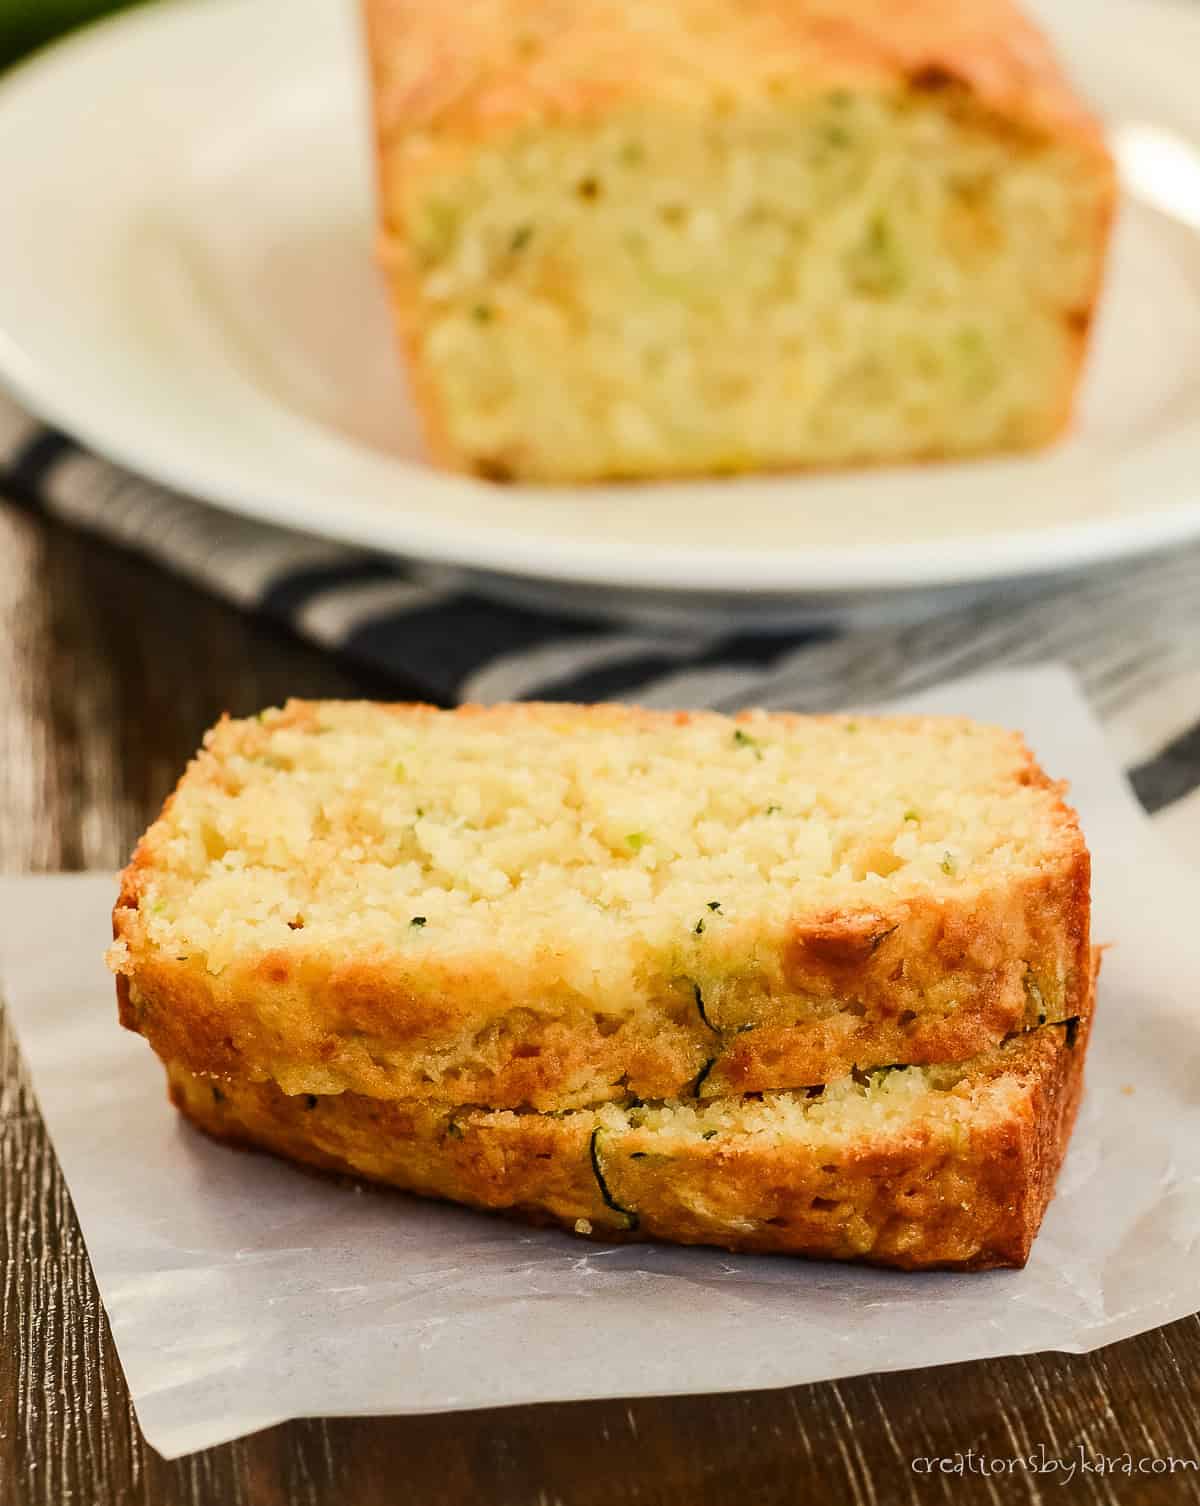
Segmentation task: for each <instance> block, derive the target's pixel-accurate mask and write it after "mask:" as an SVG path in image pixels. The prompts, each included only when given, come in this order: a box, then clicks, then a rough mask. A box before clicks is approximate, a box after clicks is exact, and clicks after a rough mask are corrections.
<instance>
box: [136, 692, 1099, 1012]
mask: <svg viewBox="0 0 1200 1506" xmlns="http://www.w3.org/2000/svg"><path fill="white" fill-rule="evenodd" d="M1081 851H1082V842H1081V839H1080V837H1079V832H1078V828H1077V826H1076V824H1075V821H1074V818H1073V815H1072V814H1071V813H1070V812H1069V810H1068V809H1067V808H1066V807H1065V806H1064V805H1063V803H1062V799H1061V793H1060V791H1059V789H1058V787H1057V786H1055V785H1053V784H1051V783H1049V781H1047V780H1046V779H1045V777H1044V776H1043V775H1042V774H1041V773H1040V771H1038V770H1037V768H1036V765H1035V764H1034V763H1033V761H1032V759H1031V758H1030V756H1029V753H1028V751H1027V749H1026V748H1025V746H1024V744H1023V742H1022V741H1021V740H1020V738H1019V737H1017V736H1015V735H1013V734H1010V733H1006V732H1001V731H999V730H997V729H993V728H987V727H982V726H979V725H976V724H973V723H970V722H966V721H958V720H953V719H947V720H938V719H918V718H870V717H864V718H853V717H811V718H810V717H786V716H766V715H763V714H754V713H751V714H748V715H746V716H745V717H743V718H738V719H733V718H729V717H724V716H719V715H715V714H709V713H697V714H683V713H680V714H677V715H676V714H670V713H645V712H636V711H628V710H625V709H622V708H617V707H610V708H605V707H596V708H581V707H568V706H563V707H552V706H546V707H536V706H525V707H497V708H492V709H486V710H478V711H475V712H468V713H458V714H455V713H444V712H437V711H434V710H432V709H429V708H422V707H403V706H402V707H386V706H377V705H370V704H363V703H339V702H326V703H303V702H293V703H290V704H289V705H288V706H287V707H286V708H285V709H283V710H281V711H271V712H265V713H263V715H262V717H261V718H259V719H253V720H249V721H239V722H233V721H227V722H224V723H222V724H221V725H220V726H219V727H218V728H217V729H216V730H215V731H214V732H213V733H212V734H211V735H210V737H209V739H208V745H207V747H206V750H205V751H204V752H203V753H202V754H201V755H200V757H199V758H198V759H197V761H196V762H195V763H194V764H193V765H192V767H191V769H190V770H189V772H188V774H187V775H186V776H185V778H184V780H183V781H182V783H181V785H180V788H179V790H178V791H177V793H176V795H175V796H174V798H173V799H172V801H171V802H170V804H169V806H168V808H167V809H166V811H165V812H164V814H163V816H162V817H161V819H160V820H159V822H158V823H156V825H155V826H154V827H153V828H152V829H151V832H150V833H149V834H148V837H147V839H146V842H145V843H144V844H143V849H142V852H141V854H140V861H139V862H137V863H135V865H134V869H133V870H132V871H133V873H134V874H135V875H137V883H138V886H139V890H140V892H139V894H138V922H137V926H138V931H139V940H140V941H142V942H144V943H149V945H150V946H151V947H152V948H153V949H154V950H156V951H158V952H159V953H161V954H163V955H167V956H171V957H177V958H184V959H187V958H191V959H192V960H193V961H194V962H196V963H198V964H201V965H203V966H204V967H205V968H206V969H207V970H209V971H211V972H214V973H219V972H220V971H221V970H222V968H223V967H224V966H225V965H226V964H227V963H229V962H230V961H231V960H233V959H235V958H237V957H239V956H241V957H243V958H244V957H245V956H246V955H247V954H251V955H257V954H262V953H263V952H265V951H268V950H270V951H274V952H279V953H280V954H281V955H283V956H284V957H286V955H287V954H288V953H291V954H293V955H301V954H305V953H311V952H312V951H314V950H320V949H321V948H326V949H336V950H338V951H340V953H341V954H343V955H351V954H355V953H357V954H360V955H363V954H366V955H369V954H370V953H371V951H372V949H378V948H379V947H386V948H388V949H389V950H390V951H391V952H393V953H395V954H403V955H405V956H408V957H410V958H411V960H412V961H413V962H414V963H417V964H420V963H421V960H422V959H423V958H427V957H436V958H441V959H447V958H449V959H453V958H454V957H456V956H457V957H464V958H467V957H472V956H474V957H479V956H480V955H481V954H482V955H493V954H494V955H496V956H498V957H501V958H504V959H506V961H507V964H508V965H509V966H510V967H519V966H521V965H523V964H524V963H526V962H527V963H528V964H529V965H531V966H537V967H544V966H545V959H546V957H547V956H552V957H555V958H559V959H560V960H561V961H562V964H563V966H564V967H566V966H568V964H569V967H570V970H571V976H566V975H563V976H562V981H563V982H565V983H566V984H567V986H568V987H570V986H571V982H572V977H573V979H574V983H575V985H576V986H577V987H578V988H579V990H580V991H581V992H582V993H583V994H585V995H587V994H595V993H597V992H598V991H600V992H607V993H608V994H609V995H610V996H611V997H613V998H614V999H615V998H620V997H625V998H631V997H634V996H636V993H637V990H638V982H637V979H638V976H639V973H640V971H642V970H644V968H645V967H646V965H647V959H648V958H649V957H650V956H652V955H653V956H656V957H657V959H658V965H659V967H660V969H661V967H662V965H663V958H664V957H665V958H666V960H667V962H668V963H669V962H670V961H671V959H672V958H674V959H675V962H674V964H673V966H674V968H675V971H677V972H678V973H679V974H680V975H681V976H685V977H689V976H690V977H696V978H698V977H702V976H712V975H714V974H715V973H719V972H720V971H721V968H722V959H725V961H726V962H729V960H730V959H733V958H735V957H736V956H737V955H739V954H744V953H746V952H747V951H748V950H752V949H753V939H754V937H756V936H757V937H760V938H762V939H763V941H764V942H766V941H767V940H768V938H769V937H770V936H771V935H772V934H774V935H775V936H776V937H777V939H778V938H782V939H786V937H787V936H789V935H792V934H794V928H795V926H796V925H797V924H800V923H802V922H803V923H805V924H806V925H807V930H806V932H805V937H806V943H807V945H808V946H809V948H810V949H811V950H812V951H813V953H814V956H816V957H817V958H818V959H819V960H821V961H824V962H829V963H830V964H831V965H837V964H838V963H840V962H841V961H843V960H844V961H847V962H850V963H852V962H854V961H855V960H856V959H858V958H859V954H860V953H861V954H862V957H863V958H865V957H866V956H867V955H868V954H869V953H870V952H871V951H872V950H873V949H874V948H875V947H876V946H878V945H879V944H880V941H881V932H882V929H886V926H884V924H883V922H882V921H880V922H878V924H875V929H874V930H873V929H872V925H873V921H872V917H878V916H879V915H880V914H886V913H888V912H889V909H890V907H893V906H894V905H895V904H897V903H900V902H903V901H904V900H905V899H906V898H909V897H912V896H914V895H920V896H923V897H924V898H926V899H928V898H934V899H936V898H937V897H938V896H939V895H940V896H945V897H957V898H959V899H962V898H964V897H965V896H969V895H971V894H974V893H978V892H981V891H982V890H984V889H986V888H987V886H989V885H994V884H996V883H1005V884H1007V883H1010V882H1017V883H1020V882H1021V881H1022V880H1023V879H1029V878H1033V877H1035V876H1036V875H1037V874H1038V873H1039V872H1040V871H1042V870H1043V869H1045V870H1047V871H1053V870H1054V869H1055V868H1056V866H1057V865H1059V864H1060V863H1061V862H1062V861H1063V860H1064V859H1069V858H1070V857H1071V855H1072V854H1075V853H1078V852H1081ZM839 916H840V917H841V919H840V920H839V921H838V923H837V924H832V922H831V925H832V928H830V925H826V924H825V920H824V919H823V918H828V917H839ZM847 916H849V917H851V919H849V920H847V919H846V917H847ZM854 916H858V917H859V919H858V920H857V921H856V920H854V919H853V917H854ZM839 926H840V929H839ZM789 928H791V929H789ZM860 933H861V934H860ZM843 953H845V954H846V955H845V956H844V957H843ZM730 965H733V964H732V963H730ZM668 971H670V968H668ZM688 997H689V998H690V993H689V995H688Z"/></svg>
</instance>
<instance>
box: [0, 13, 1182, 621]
mask: <svg viewBox="0 0 1200 1506" xmlns="http://www.w3.org/2000/svg"><path fill="white" fill-rule="evenodd" d="M268 3H273V0H171V3H170V4H166V5H162V6H146V7H141V6H136V7H134V8H132V9H130V10H124V11H119V12H117V13H115V14H113V15H110V16H106V17H101V18H99V19H97V20H95V21H92V22H90V23H88V24H87V25H85V26H83V27H81V28H79V29H78V30H76V31H74V32H72V33H71V34H69V35H67V36H66V37H63V38H61V39H59V40H57V41H54V42H51V43H49V44H47V45H46V46H43V47H41V48H39V49H38V50H37V51H36V52H34V53H33V54H32V55H31V56H30V57H28V58H26V59H25V60H23V61H22V62H20V63H19V64H17V65H16V66H15V67H14V68H13V69H11V70H10V71H9V72H8V73H7V74H6V76H5V77H4V78H3V79H0V122H2V121H3V119H4V116H5V113H6V111H8V110H9V109H11V108H14V107H19V106H20V104H21V102H22V96H28V95H29V94H30V92H32V93H33V94H34V95H36V91H37V90H38V89H40V88H41V87H43V83H44V82H45V80H47V79H48V78H53V77H54V76H55V75H60V74H63V73H64V72H65V73H68V74H69V73H70V71H71V70H73V69H77V68H80V67H82V68H84V69H85V70H86V69H89V68H92V67H98V66H103V64H104V60H105V58H106V56H107V55H108V53H109V50H110V49H111V48H112V47H113V46H115V45H119V44H120V42H121V41H122V40H123V39H125V38H127V37H128V36H129V34H130V33H132V32H135V31H136V32H148V33H154V32H158V33H160V34H161V37H162V39H163V45H164V46H165V45H166V42H165V39H166V37H167V36H168V35H169V34H170V33H172V32H173V30H174V29H175V28H176V27H178V26H179V25H180V24H181V23H183V22H187V23H189V24H198V25H201V26H203V27H205V28H207V27H210V26H216V27H218V28H219V27H222V26H227V25H229V24H230V19H229V18H230V17H231V16H232V15H233V14H234V13H235V12H236V11H239V10H243V9H246V10H249V9H262V7H263V6H264V4H268ZM299 9H300V7H297V8H296V10H295V11H293V12H292V14H297V13H298V12H299ZM1105 9H1106V10H1107V7H1106V8H1105ZM1122 9H1123V10H1125V11H1126V12H1132V11H1133V10H1134V7H1132V6H1130V5H1127V4H1126V5H1123V6H1122ZM1148 11H1156V12H1158V13H1159V15H1160V16H1161V17H1163V18H1164V20H1167V21H1168V24H1181V25H1183V26H1185V27H1190V28H1192V29H1194V30H1195V31H1196V32H1197V34H1198V35H1200V12H1197V11H1196V10H1195V9H1194V7H1193V5H1191V4H1185V3H1184V0H1139V3H1138V4H1137V6H1136V13H1137V14H1138V15H1139V17H1144V14H1145V13H1146V12H1148ZM1110 14H1111V12H1110ZM0 383H3V384H4V385H5V386H6V387H7V388H9V389H10V390H11V391H12V392H13V393H14V395H15V396H16V397H17V399H18V401H20V402H21V403H23V404H24V406H25V407H26V408H27V409H28V410H29V411H30V412H31V413H33V414H34V415H35V416H36V417H38V418H40V419H41V420H42V421H43V422H45V423H48V424H49V425H51V426H52V427H54V428H56V429H59V430H61V431H62V432H63V433H65V434H67V435H69V436H70V437H71V438H72V439H73V440H75V441H76V442H78V443H79V444H80V445H82V446H83V447H84V448H86V449H87V450H90V451H92V452H93V453H94V454H96V455H97V456H99V457H101V458H102V459H105V460H108V461H110V462H112V463H114V464H116V465H118V466H120V467H122V468H124V469H126V470H128V471H130V472H132V473H134V474H136V475H139V476H141V477H144V478H146V479H148V480H150V481H152V482H157V483H158V484H160V485H163V486H165V487H167V488H169V489H171V490H174V491H177V492H180V493H183V494H185V495H186V496H188V497H189V498H190V499H192V500H195V501H196V502H198V503H200V504H202V505H206V506H212V507H215V508H217V509H219V510H221V511H223V512H226V513H231V514H234V515H237V516H242V517H249V518H253V519H256V520H257V521H260V522H264V523H269V524H272V525H274V526H278V527H283V528H285V529H288V530H289V531H291V532H301V533H306V534H309V535H312V536H316V537H320V538H324V539H328V540H331V541H337V542H340V543H343V544H347V545H352V546H357V547H361V548H366V549H371V550H374V551H377V552H380V553H384V554H388V555H394V556H398V557H405V558H408V559H412V560H416V561H419V562H429V563H431V564H438V565H451V566H459V567H463V568H466V569H470V570H473V571H477V572H489V571H491V572H498V573H503V574H505V575H509V576H519V577H524V578H526V579H529V580H531V581H536V580H545V581H550V582H561V583H564V584H571V583H577V584H587V585H591V586H595V587H602V588H609V589H622V588H630V587H633V588H637V589H642V590H646V589H648V590H653V591H655V592H658V593H660V594H663V595H670V596H673V597H678V598H686V597H687V596H689V595H694V594H697V593H709V594H711V593H713V592H719V593H720V594H722V595H725V596H727V597H730V598H737V597H747V596H762V595H765V594H772V595H778V596H787V597H791V598H794V599H796V600H802V599H803V598H804V597H806V596H813V595H822V594H829V593H834V592H858V591H871V592H886V591H904V590H909V589H927V588H930V587H935V586H961V585H969V584H973V583H974V584H984V583H987V582H999V581H1002V580H1013V579H1015V578H1029V579H1033V578H1038V577H1045V576H1051V575H1056V574H1062V573H1063V572H1064V571H1070V570H1077V569H1085V568H1088V567H1090V566H1094V565H1098V564H1102V563H1106V562H1112V561H1115V560H1119V559H1125V558H1131V559H1132V558H1137V557H1140V556H1143V555H1146V554H1150V553H1154V552H1157V551H1159V550H1162V549H1165V548H1169V547H1171V546H1172V545H1176V544H1180V543H1183V542H1185V541H1191V540H1194V539H1195V538H1196V537H1197V535H1198V534H1200V485H1195V484H1193V485H1187V484H1186V483H1185V482H1184V480H1183V478H1182V477H1181V476H1179V475H1178V472H1176V476H1175V483H1174V487H1173V488H1172V490H1174V491H1176V492H1178V491H1179V490H1181V489H1182V490H1185V491H1186V492H1187V496H1186V497H1185V498H1183V499H1180V500H1176V501H1174V502H1170V501H1165V502H1163V501H1159V502H1156V505H1155V506H1153V507H1152V508H1149V509H1147V510H1146V511H1144V512H1139V513H1138V514H1137V515H1136V516H1133V515H1128V514H1126V515H1122V516H1119V517H1115V518H1114V517H1109V518H1090V519H1089V518H1085V519H1082V520H1075V521H1072V522H1063V523H1058V524H1054V525H1051V526H1050V527H1047V528H1037V529H1031V528H1025V529H1012V530H1004V531H1000V532H988V533H976V534H963V535H960V536H958V537H956V538H952V539H949V540H945V541H943V540H922V541H917V542H908V543H904V544H901V545H898V546H891V547H886V548H885V547H884V546H881V545H878V544H877V545H874V546H872V549H871V551H870V552H867V553H864V552H862V551H857V552H856V551H855V550H853V549H813V550H803V549H790V550H786V551H780V550H778V549H776V550H772V549H769V548H766V547H759V548H755V549H747V548H742V549H740V550H738V551H736V553H733V554H732V555H731V552H730V550H729V549H728V548H727V547H724V546H718V545H711V546H709V545H705V546H692V547H690V548H689V550H688V552H687V555H686V559H685V558H684V557H679V558H677V559H676V560H675V561H674V562H673V570H672V576H671V577H665V576H664V574H663V573H662V571H661V569H660V568H659V567H658V566H656V564H655V562H654V560H653V559H652V558H649V557H646V553H645V551H641V552H639V551H637V550H634V549H631V548H630V546H629V545H628V544H627V543H624V542H623V541H618V543H617V544H616V545H612V544H610V542H609V541H608V540H597V539H595V538H593V537H588V538H586V539H583V538H581V539H580V540H579V541H578V544H577V546H576V548H575V550H574V551H572V550H569V549H566V548H565V543H564V540H563V538H562V536H560V535H553V536H551V539H550V541H549V542H547V541H546V540H544V539H543V538H541V537H540V536H538V535H536V534H532V533H530V532H520V533H513V532H512V531H511V530H502V529H500V528H499V527H495V528H492V529H490V530H487V531H485V532H481V533H480V534H479V535H477V536H475V537H473V538H472V539H470V540H469V541H465V540H463V539H462V538H461V537H460V538H459V544H460V546H461V545H463V544H464V543H465V542H469V547H458V548H456V547H455V544H454V540H452V539H451V538H449V537H447V535H446V533H445V531H444V530H439V529H438V528H437V527H436V526H435V527H433V528H432V529H431V528H430V527H429V526H428V514H429V512H430V511H431V510H432V508H431V507H430V506H426V507H425V508H422V509H420V510H409V509H398V508H394V507H393V508H388V507H385V506H381V505H378V504H376V503H368V502H364V501H362V500H360V499H357V498H356V499H352V500H348V499H345V498H343V499H342V500H341V502H340V505H338V506H337V507H333V506H330V507H328V508H325V509H321V508H316V507H314V506H311V505H309V504H308V502H307V501H299V502H298V499H297V497H296V495H295V494H294V493H292V494H289V495H284V494H283V492H282V491H280V492H261V491H259V490H258V489H257V488H256V487H255V486H254V485H253V484H252V483H244V484H242V485H239V484H238V483H237V482H236V480H235V479H234V478H232V477H230V478H226V477H224V476H223V475H222V474H221V473H220V472H219V471H214V470H212V469H208V470H206V469H205V467H204V465H203V463H202V460H198V459H197V458H196V457H193V456H192V455H190V454H186V453H172V452H171V451H170V450H169V449H168V448H165V447H164V448H161V449H160V448H156V446H155V444H154V443H153V442H152V439H151V438H150V437H149V436H146V435H142V436H141V437H140V438H139V437H138V436H137V435H136V434H135V433H132V432H128V425H125V424H121V423H115V424H108V423H105V422H104V419H103V417H100V418H99V419H97V418H96V416H95V405H94V404H92V405H91V406H90V407H89V403H88V400H87V397H86V395H85V394H81V393H80V392H79V391H78V390H77V389H73V388H72V387H71V384H70V381H69V379H66V378H63V377H62V376H60V375H59V374H58V373H57V371H56V369H55V368H54V366H53V364H52V363H46V362H41V363H39V362H38V360H37V359H36V358H35V357H34V355H33V354H32V353H28V352H26V351H25V350H24V349H23V348H22V347H21V345H20V343H19V342H18V341H17V340H16V339H15V338H13V336H12V335H11V333H10V331H9V329H8V328H7V327H5V326H3V325H0ZM134 429H136V425H134ZM336 443H338V444H346V443H348V441H345V440H343V439H342V438H341V437H340V436H336ZM1051 453H1053V452H1051ZM996 458H997V460H999V461H1001V462H1002V463H1003V462H1004V461H1015V462H1016V463H1017V464H1019V465H1027V466H1031V467H1036V466H1037V465H1038V463H1039V457H1038V456H1037V455H1032V456H1009V457H996ZM389 460H390V463H392V464H394V465H395V466H396V467H397V469H398V471H399V472H400V473H404V472H405V471H407V472H408V473H410V474H413V475H418V476H420V478H421V484H422V486H423V487H424V488H425V489H426V490H427V491H430V492H431V493H432V494H433V495H432V496H431V503H435V502H436V494H437V493H438V492H440V493H441V494H442V495H443V496H447V495H449V494H451V493H455V494H462V493H464V492H470V493H478V492H481V491H482V490H484V489H487V490H490V486H489V483H486V482H483V481H479V480H477V479H475V478H472V477H468V476H463V475H457V474H454V473H450V472H442V471H437V470H434V469H433V468H431V467H425V466H421V465H419V464H415V463H413V462H411V461H406V460H404V459H401V458H398V457H389ZM1196 460H1197V467H1196V469H1197V472H1200V443H1198V444H1197V449H1196ZM1120 461H1121V457H1118V462H1117V463H1118V464H1119V463H1120ZM983 463H987V462H986V461H985V462H983ZM970 468H971V467H970V463H966V464H962V463H956V462H949V463H946V464H937V463H935V464H934V466H933V467H932V469H934V470H935V471H936V472H937V473H938V474H939V475H942V476H944V475H945V474H946V473H947V471H948V470H958V471H959V472H960V473H962V474H968V473H969V470H970ZM889 469H893V468H889ZM903 469H904V470H905V471H906V472H907V473H909V474H910V475H911V474H912V472H913V470H914V468H913V467H911V466H906V467H903ZM823 474H824V476H825V479H829V477H828V473H823ZM854 474H861V473H854ZM881 474H882V473H881ZM807 479H808V478H806V477H805V476H804V474H803V473H801V472H797V473H792V474H790V475H781V476H777V477H768V476H763V475H761V474H759V475H755V476H751V477H749V478H731V479H730V480H728V481H723V482H716V481H713V480H711V479H707V478H706V479H702V480H700V481H699V482H696V483H692V482H688V481H667V482H648V483H632V484H628V485H626V486H622V487H621V488H620V490H621V491H622V493H623V494H625V495H633V496H636V495H638V494H639V493H643V494H644V493H651V492H654V491H659V490H661V489H662V488H664V487H666V488H677V489H681V490H682V491H684V492H686V491H688V490H690V489H693V488H694V487H695V486H697V485H701V486H706V487H710V486H721V487H730V488H732V489H736V488H737V487H738V485H739V484H743V481H744V480H745V481H748V482H749V483H750V484H754V485H758V486H761V485H762V484H763V483H764V482H765V483H767V484H774V485H775V486H777V487H778V488H779V489H780V491H781V492H784V491H786V490H787V489H788V488H791V487H795V488H797V489H798V490H800V491H802V490H803V487H804V485H805V483H806V481H807ZM283 487H284V488H286V480H285V481H284V482H283ZM529 489H530V490H531V491H534V492H536V493H537V494H538V495H539V496H540V497H544V498H546V499H548V500H549V499H551V498H553V499H554V500H555V501H556V502H557V501H559V500H562V501H563V505H570V504H569V498H570V496H571V493H572V489H571V488H567V487H561V488H560V487H549V488H547V487H535V488H534V487H531V488H529ZM732 495H734V492H733V491H731V496H732ZM795 500H796V501H797V502H799V500H800V499H799V498H798V497H797V498H796V499H795ZM947 543H949V544H951V545H953V546H955V552H953V553H952V554H951V556H950V557H949V558H947V557H946V555H945V548H944V546H945V544H947ZM731 566H732V568H731ZM682 577H686V578H682Z"/></svg>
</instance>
